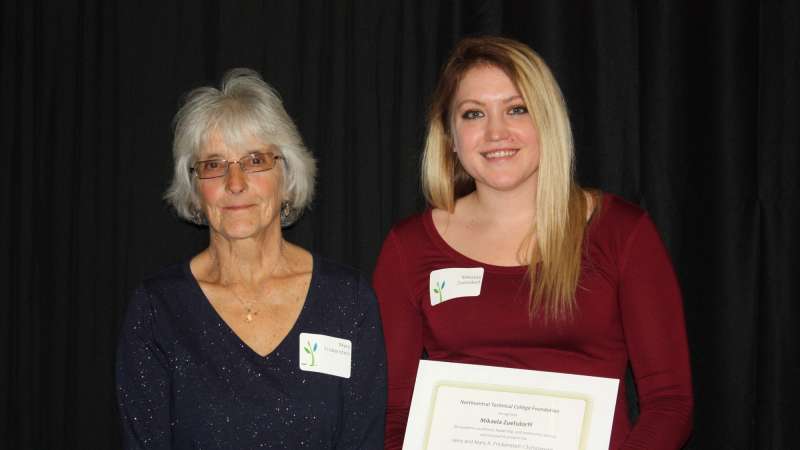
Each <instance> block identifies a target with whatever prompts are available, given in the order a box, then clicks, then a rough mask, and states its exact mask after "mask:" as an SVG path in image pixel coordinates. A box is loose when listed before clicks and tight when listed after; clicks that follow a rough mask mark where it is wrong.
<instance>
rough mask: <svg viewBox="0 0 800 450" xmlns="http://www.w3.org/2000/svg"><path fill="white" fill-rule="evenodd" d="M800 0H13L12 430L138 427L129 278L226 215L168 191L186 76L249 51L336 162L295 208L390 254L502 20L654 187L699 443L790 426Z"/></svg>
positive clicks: (6, 141) (794, 373) (9, 120)
mask: <svg viewBox="0 0 800 450" xmlns="http://www.w3.org/2000/svg"><path fill="white" fill-rule="evenodd" d="M799 23H800V5H799V4H798V2H794V1H791V0H784V1H773V0H761V1H751V0H732V1H726V2H713V1H709V2H687V1H677V0H674V1H673V0H661V1H646V2H640V1H635V0H626V1H617V2H589V1H585V0H570V1H554V0H539V1H531V2H516V1H502V2H501V1H476V0H472V1H465V2H449V1H447V2H445V1H442V2H429V1H423V0H411V1H387V2H374V1H367V0H349V1H346V0H338V1H330V2H319V1H308V0H300V1H274V2H261V1H238V2H223V1H219V0H204V1H201V2H196V1H188V0H177V1H174V2H121V1H102V0H74V1H71V2H56V3H53V2H44V1H41V0H38V1H21V0H16V1H14V0H10V1H5V2H2V3H0V59H1V61H2V62H1V63H0V124H2V127H3V128H2V129H3V132H2V133H0V145H2V148H3V149H4V155H5V158H6V159H5V164H0V190H1V191H2V193H0V201H2V206H3V213H2V214H0V230H2V232H3V236H4V239H0V253H1V254H2V257H0V277H2V278H0V292H2V293H1V294H0V308H1V309H0V336H2V338H0V339H2V340H1V341H0V361H2V364H0V386H2V389H0V436H3V439H4V444H5V445H3V447H4V448H48V449H62V448H63V449H86V448H118V447H119V431H118V428H119V427H118V424H117V417H116V408H115V398H114V396H115V392H114V379H113V361H114V354H115V345H116V336H117V332H118V327H119V324H120V320H121V317H122V315H123V313H124V308H125V305H126V302H127V296H128V293H129V292H130V290H131V289H132V288H133V287H134V286H135V285H136V284H137V283H138V281H139V280H141V279H142V278H143V277H144V276H145V275H146V274H148V273H153V272H155V271H157V270H158V269H159V268H161V267H164V266H166V265H168V264H172V263H175V262H178V261H182V260H185V259H186V258H188V257H190V256H191V255H193V254H195V253H196V252H198V251H199V250H201V249H202V248H204V246H205V245H206V241H207V231H206V230H204V229H202V228H199V227H194V226H191V225H187V224H185V223H182V222H180V221H179V220H178V219H176V217H175V215H174V214H173V213H172V212H171V211H170V210H169V209H168V208H167V207H166V205H165V204H164V203H163V201H162V199H161V197H162V195H163V192H164V190H165V189H166V186H167V185H168V182H169V177H170V174H171V170H172V168H171V153H170V152H171V150H170V148H171V132H172V131H171V120H172V116H173V115H174V113H175V112H176V110H177V108H178V106H179V105H180V101H181V99H182V96H183V95H184V94H185V93H186V92H187V91H188V90H190V89H192V88H194V87H198V86H202V85H207V84H216V83H218V81H219V78H220V76H221V75H222V73H223V72H224V71H225V70H226V69H229V68H231V67H237V66H246V67H251V68H254V69H256V70H258V71H259V72H261V73H262V74H263V75H264V78H265V79H266V80H267V81H268V82H269V83H271V84H272V85H273V86H274V87H275V88H276V89H277V90H278V92H279V93H280V94H281V96H282V98H283V99H284V102H285V105H286V107H287V110H288V111H289V113H290V114H291V116H292V117H293V118H294V120H295V121H296V123H297V124H298V127H299V128H300V131H301V134H302V135H303V137H304V139H305V140H306V143H307V144H308V146H309V147H310V148H311V149H312V150H313V152H314V154H315V156H316V158H317V160H318V164H319V177H318V180H317V196H316V199H315V201H314V204H313V206H312V209H311V210H310V211H309V212H308V213H307V214H306V215H305V217H304V218H303V219H302V220H301V221H300V222H299V223H298V224H297V225H296V226H294V227H293V228H291V229H290V230H288V231H287V236H288V237H289V239H290V240H293V241H294V242H297V243H298V244H300V245H303V246H304V247H306V248H308V249H311V250H313V251H315V252H317V253H319V254H322V255H325V256H329V257H333V258H336V259H339V260H341V261H344V262H347V263H349V264H351V265H353V266H355V267H358V268H360V269H361V270H362V271H364V272H366V273H369V272H371V270H372V265H373V263H374V260H375V257H376V255H377V252H378V250H379V248H380V244H381V242H382V239H383V237H384V235H385V233H386V232H387V231H388V229H389V227H390V226H391V224H392V223H393V222H394V221H396V220H399V219H401V218H403V217H405V216H407V215H409V214H411V213H413V212H415V211H418V210H420V209H421V208H423V207H424V202H423V201H422V199H421V196H420V192H419V181H418V180H419V176H418V172H419V157H420V152H421V147H422V142H423V139H424V132H425V129H424V124H425V116H426V105H427V101H428V99H429V98H430V95H431V92H432V89H433V86H434V83H435V81H436V78H437V75H438V71H439V67H440V64H441V63H442V61H444V59H445V58H446V57H447V54H448V52H449V51H450V49H451V48H452V46H453V44H454V43H455V42H456V41H457V40H458V39H459V38H460V37H463V36H466V35H471V34H481V33H501V34H504V35H507V36H510V37H513V38H516V39H519V40H521V41H523V42H526V43H528V44H529V45H531V46H532V47H533V48H534V49H535V50H536V51H537V52H539V53H540V54H541V55H542V56H543V57H544V58H545V60H546V61H547V62H548V63H549V64H550V65H551V67H552V68H553V71H554V73H555V75H556V77H557V79H558V80H559V83H560V84H561V87H562V89H563V91H564V94H565V96H566V99H567V104H568V107H569V110H570V117H571V119H572V123H573V127H574V132H575V142H576V152H577V156H578V158H577V159H578V161H577V171H578V176H579V179H580V181H581V182H582V183H583V184H585V185H587V186H591V187H597V188H600V189H603V190H606V191H609V192H614V193H618V194H621V195H623V196H624V197H626V198H628V199H630V200H632V201H634V202H637V203H639V204H640V205H642V206H643V207H645V208H647V209H648V211H649V212H650V214H651V215H652V216H653V218H654V220H655V222H656V223H657V225H658V227H659V230H660V231H661V234H662V236H663V238H664V241H665V242H666V244H667V247H668V249H669V251H670V254H671V256H672V258H673V262H674V265H675V269H676V272H677V274H678V277H679V279H680V281H681V284H682V288H683V292H684V302H685V309H686V318H687V327H688V331H689V338H690V345H691V351H692V367H693V375H694V383H695V396H696V411H695V431H694V436H693V438H692V440H691V441H690V443H689V444H688V446H687V448H691V449H706V448H736V449H784V448H790V447H791V446H792V445H793V442H794V439H793V437H794V436H793V434H791V432H792V431H793V430H792V426H793V424H794V423H795V422H796V421H797V419H798V413H797V412H796V410H795V407H794V405H796V404H797V403H798V402H799V401H800V392H799V389H798V387H797V384H796V380H797V379H799V378H800V348H798V347H799V346H800V335H799V334H798V331H797V327H796V325H797V322H798V319H800V306H798V302H797V299H798V298H800V281H799V280H800V272H798V269H797V264H796V263H795V261H794V259H795V258H796V255H798V254H800V239H799V238H798V232H797V230H800V208H798V193H800V187H799V183H800V181H798V178H800V156H798V155H799V154H800V152H798V148H800V131H798V130H799V129H798V127H797V125H796V124H797V123H798V121H800V88H799V87H798V81H797V80H800V31H798V28H800V27H798V24H799Z"/></svg>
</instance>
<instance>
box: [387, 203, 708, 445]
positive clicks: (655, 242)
mask: <svg viewBox="0 0 800 450" xmlns="http://www.w3.org/2000/svg"><path fill="white" fill-rule="evenodd" d="M476 239H480V236H476ZM476 267H482V268H483V269H484V273H483V279H482V285H481V289H480V295H478V296H472V297H462V298H453V299H450V300H447V301H444V302H441V303H438V304H436V305H434V306H432V305H431V303H432V301H431V298H432V294H431V292H430V291H431V286H430V284H429V278H430V274H431V272H432V271H434V270H437V269H444V268H476ZM373 283H374V288H375V291H376V293H377V295H378V300H379V303H380V307H381V317H382V320H383V327H384V334H385V338H386V350H387V359H388V370H389V382H388V386H389V387H388V389H389V393H388V394H389V396H388V408H387V416H386V449H399V448H400V447H401V446H402V440H403V434H404V432H405V425H406V420H407V416H408V411H409V405H410V403H411V395H412V391H413V388H414V379H415V376H416V371H417V366H418V362H419V359H420V355H422V354H423V350H424V351H425V352H427V354H428V357H429V358H430V359H432V360H439V361H450V362H460V363H468V364H485V365H491V366H500V367H514V368H522V369H534V370H544V371H554V372H566V373H573V374H579V375H592V376H601V377H609V378H617V379H619V380H620V387H619V392H618V394H617V405H616V409H615V413H614V422H613V428H612V432H611V443H610V448H611V449H647V450H659V449H670V450H674V449H679V448H680V447H681V445H682V444H683V443H684V442H685V441H686V439H687V438H688V435H689V433H690V430H691V420H692V407H693V402H692V387H691V375H690V368H689V356H688V345H687V341H686V331H685V326H684V316H683V306H682V301H681V295H680V289H679V287H678V283H677V280H676V277H675V274H674V271H673V269H672V265H671V263H670V260H669V256H668V254H667V252H666V249H665V248H664V245H663V243H662V241H661V239H660V237H659V235H658V232H657V230H656V228H655V226H654V224H653V222H652V220H651V219H650V217H649V216H648V215H647V214H646V213H645V212H644V211H643V210H642V209H640V208H639V207H637V206H635V205H632V204H630V203H627V202H625V201H624V200H622V199H620V198H619V197H616V196H613V195H610V194H605V195H603V200H602V202H601V208H600V210H599V212H597V213H596V214H595V215H594V217H593V218H592V220H591V222H590V224H589V226H588V228H587V231H586V239H585V244H584V256H583V261H582V270H581V277H580V280H579V285H578V289H577V293H576V302H577V306H578V308H577V313H576V314H575V315H574V317H573V318H572V319H571V320H567V321H559V322H553V321H549V322H547V323H546V322H544V321H543V320H540V319H536V318H535V319H534V320H533V322H531V321H530V320H529V316H528V312H527V310H528V295H529V282H528V278H527V267H526V266H520V267H500V266H493V265H490V264H485V263H481V262H478V261H475V260H473V259H470V258H468V257H466V256H464V255H462V254H460V253H458V252H457V251H456V250H455V249H453V248H451V247H450V246H449V245H448V244H447V243H446V242H445V241H444V240H443V239H442V237H441V236H440V235H439V234H438V232H437V231H436V228H435V227H434V224H433V221H432V218H431V211H430V210H428V211H425V212H424V213H422V214H420V215H416V216H413V217H411V218H409V219H406V220H405V221H402V222H400V223H398V224H397V225H395V226H394V227H393V228H392V230H391V231H390V233H389V235H388V236H387V238H386V241H385V242H384V244H383V249H382V251H381V254H380V257H379V259H378V264H377V267H376V269H375V273H374V279H373ZM433 296H434V297H436V294H435V293H434V294H433ZM629 364H630V366H631V368H632V371H633V376H634V379H635V382H636V390H637V394H638V398H639V409H640V415H639V418H638V420H637V422H636V423H635V424H631V423H630V420H629V419H628V405H627V401H626V396H625V373H626V370H627V367H628V365H629Z"/></svg>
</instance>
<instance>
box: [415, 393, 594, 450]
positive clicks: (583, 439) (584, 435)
mask: <svg viewBox="0 0 800 450" xmlns="http://www.w3.org/2000/svg"><path fill="white" fill-rule="evenodd" d="M441 387H457V388H466V389H478V390H484V391H495V392H507V393H511V394H529V395H539V396H543V397H556V398H563V399H570V400H583V401H584V402H585V403H586V407H585V408H584V412H583V420H582V421H581V436H580V439H579V441H578V450H585V449H586V444H587V439H588V436H589V425H590V423H591V421H592V414H593V412H594V400H593V399H592V397H591V396H589V395H587V394H583V393H579V392H567V391H554V390H549V389H538V388H523V387H515V386H507V385H501V384H488V383H468V382H464V381H451V380H439V381H436V382H435V383H434V384H433V386H432V388H431V396H430V398H429V402H430V405H429V407H428V420H427V424H426V425H425V438H424V440H423V447H422V448H423V450H427V449H428V443H429V441H430V433H431V426H432V424H433V415H434V412H435V409H436V397H437V396H438V395H439V388H441Z"/></svg>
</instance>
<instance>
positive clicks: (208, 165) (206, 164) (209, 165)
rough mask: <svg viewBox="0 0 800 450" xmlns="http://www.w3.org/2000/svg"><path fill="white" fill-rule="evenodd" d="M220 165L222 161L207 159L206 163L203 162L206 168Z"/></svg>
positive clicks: (217, 167) (210, 168)
mask: <svg viewBox="0 0 800 450" xmlns="http://www.w3.org/2000/svg"><path fill="white" fill-rule="evenodd" d="M220 166H222V163H221V162H220V161H206V162H205V163H203V168H204V169H206V170H214V169H219V168H220Z"/></svg>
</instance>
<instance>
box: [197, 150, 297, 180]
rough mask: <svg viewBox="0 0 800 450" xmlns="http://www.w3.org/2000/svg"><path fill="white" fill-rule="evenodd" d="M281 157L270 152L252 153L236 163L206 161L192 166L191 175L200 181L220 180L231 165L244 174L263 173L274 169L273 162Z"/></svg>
mask: <svg viewBox="0 0 800 450" xmlns="http://www.w3.org/2000/svg"><path fill="white" fill-rule="evenodd" d="M279 159H283V156H281V155H276V154H274V153H272V152H263V153H262V152H253V153H250V154H249V155H247V156H243V157H241V158H239V159H238V160H236V161H229V160H227V159H208V160H205V161H197V162H196V163H194V164H192V167H191V171H192V173H193V174H194V175H195V176H196V177H197V178H199V179H201V180H208V179H211V178H220V177H224V176H225V175H227V174H228V168H229V167H230V165H231V164H238V165H239V168H240V169H242V172H244V173H254V172H264V171H267V170H270V169H272V168H274V167H275V162H276V161H277V160H279Z"/></svg>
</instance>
